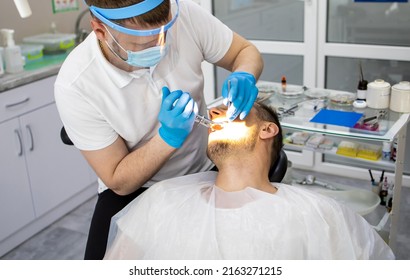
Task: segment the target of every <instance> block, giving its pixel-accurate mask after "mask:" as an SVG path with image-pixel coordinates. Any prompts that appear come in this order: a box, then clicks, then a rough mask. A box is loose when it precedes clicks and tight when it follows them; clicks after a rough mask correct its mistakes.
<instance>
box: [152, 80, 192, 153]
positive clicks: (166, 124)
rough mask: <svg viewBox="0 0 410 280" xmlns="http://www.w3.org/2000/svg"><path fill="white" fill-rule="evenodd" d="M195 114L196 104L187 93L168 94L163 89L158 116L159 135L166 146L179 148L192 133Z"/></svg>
mask: <svg viewBox="0 0 410 280" xmlns="http://www.w3.org/2000/svg"><path fill="white" fill-rule="evenodd" d="M197 112H198V108H197V105H196V102H195V101H194V100H193V99H192V97H191V96H190V94H189V93H187V92H183V91H182V90H176V91H173V92H170V90H169V88H168V87H163V88H162V104H161V109H160V111H159V115H158V120H159V122H160V123H161V127H160V128H159V130H158V132H159V135H160V136H161V138H162V139H163V140H164V141H165V142H166V143H167V144H168V145H170V146H172V147H174V148H177V149H178V148H180V147H181V146H182V144H183V143H184V141H185V139H186V138H187V137H188V135H189V133H191V131H192V127H193V126H194V122H195V116H196V114H197Z"/></svg>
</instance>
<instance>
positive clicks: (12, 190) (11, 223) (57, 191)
mask: <svg viewBox="0 0 410 280" xmlns="http://www.w3.org/2000/svg"><path fill="white" fill-rule="evenodd" d="M54 81H55V77H50V78H47V79H43V80H40V81H37V82H34V83H31V84H29V85H26V86H22V87H19V88H15V89H13V90H10V91H7V92H3V93H0V155H1V156H0V174H1V177H0V190H1V196H0V224H1V227H0V255H2V254H3V253H5V252H7V250H9V249H11V248H12V247H14V246H16V245H18V243H19V242H22V241H24V239H26V238H28V237H30V236H31V235H33V234H34V233H36V232H37V231H38V230H41V229H42V228H44V227H45V226H47V225H48V224H50V223H51V222H53V221H54V220H56V219H58V218H60V217H61V216H62V215H64V214H65V213H67V212H68V211H69V210H71V209H73V208H74V207H76V206H78V204H79V203H81V202H84V201H85V200H87V199H89V197H90V195H92V194H96V191H97V190H96V188H95V187H94V186H92V187H89V186H90V185H91V184H93V183H94V182H95V181H96V177H95V175H93V173H92V171H91V168H90V167H89V166H88V164H87V162H86V161H85V160H84V158H83V157H82V155H81V154H80V152H79V151H78V150H77V149H75V148H74V147H72V146H66V145H64V144H63V143H62V141H61V139H60V130H61V127H62V123H61V120H60V117H59V115H58V112H57V108H56V105H55V103H54V93H53V92H54ZM84 190H86V193H84ZM76 196H81V197H80V198H79V199H78V198H77V199H75V202H72V203H70V200H72V199H73V198H74V197H76ZM39 221H41V223H39ZM30 227H31V228H32V230H30ZM27 228H28V229H27ZM22 230H23V231H24V230H25V234H21V233H20V236H21V238H17V239H18V240H17V239H16V237H15V236H19V234H17V235H16V233H19V232H20V231H22Z"/></svg>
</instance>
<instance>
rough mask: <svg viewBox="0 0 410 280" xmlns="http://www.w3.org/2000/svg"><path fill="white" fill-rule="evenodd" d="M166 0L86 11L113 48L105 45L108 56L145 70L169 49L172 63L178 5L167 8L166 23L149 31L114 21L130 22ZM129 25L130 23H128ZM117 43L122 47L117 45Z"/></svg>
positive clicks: (175, 54) (95, 8)
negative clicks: (99, 26) (98, 25)
mask: <svg viewBox="0 0 410 280" xmlns="http://www.w3.org/2000/svg"><path fill="white" fill-rule="evenodd" d="M163 1H166V0H145V1H143V2H140V3H138V4H134V5H131V6H127V7H123V8H116V9H104V8H98V7H95V6H90V7H89V8H90V11H91V12H92V13H93V14H94V15H95V17H97V18H98V19H99V20H101V21H102V22H103V23H104V26H105V28H106V30H107V31H108V34H109V35H110V37H111V39H112V42H113V44H109V43H108V42H106V43H107V45H108V47H109V48H110V50H111V52H112V53H113V54H114V55H116V56H117V57H118V58H120V59H121V60H123V61H125V62H126V63H128V64H129V65H131V66H133V67H137V68H148V67H153V66H156V65H157V64H159V62H160V61H161V60H162V59H163V58H164V57H165V56H167V55H168V54H169V53H170V51H171V49H172V53H173V54H172V55H169V56H170V57H172V58H173V59H172V60H175V56H177V51H176V46H173V47H172V45H173V37H176V28H175V27H174V28H172V29H171V27H173V26H174V25H175V23H176V20H177V18H178V15H179V2H178V0H175V3H176V5H171V15H170V20H169V21H168V22H167V23H166V24H164V25H162V26H158V27H154V28H152V29H145V28H144V29H134V28H130V27H132V25H133V24H131V23H130V24H129V25H131V26H129V25H128V24H123V25H120V24H118V23H117V22H115V20H119V19H127V18H133V17H136V16H139V15H142V14H145V13H147V12H149V11H151V10H152V9H154V8H156V7H157V6H158V5H160V4H161V3H162V2H163ZM130 22H131V21H130ZM120 40H121V42H122V43H120V42H119V41H120Z"/></svg>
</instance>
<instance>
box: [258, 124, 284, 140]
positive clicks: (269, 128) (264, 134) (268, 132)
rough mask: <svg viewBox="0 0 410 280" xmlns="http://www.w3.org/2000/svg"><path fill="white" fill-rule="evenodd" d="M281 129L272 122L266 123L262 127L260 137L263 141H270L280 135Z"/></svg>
mask: <svg viewBox="0 0 410 280" xmlns="http://www.w3.org/2000/svg"><path fill="white" fill-rule="evenodd" d="M278 132H279V128H278V126H277V125H276V124H274V123H272V122H265V123H263V124H262V126H261V130H260V131H259V137H260V138H261V139H269V138H273V137H275V136H276V134H278Z"/></svg>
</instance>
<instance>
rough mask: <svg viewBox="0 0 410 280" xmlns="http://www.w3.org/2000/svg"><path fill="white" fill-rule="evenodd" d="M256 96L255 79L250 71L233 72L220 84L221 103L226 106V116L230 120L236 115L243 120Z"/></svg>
mask: <svg viewBox="0 0 410 280" xmlns="http://www.w3.org/2000/svg"><path fill="white" fill-rule="evenodd" d="M257 96H258V88H257V87H256V79H255V77H254V76H253V75H252V74H251V73H247V72H239V71H238V72H233V73H232V74H230V75H229V76H228V78H226V80H225V82H224V84H223V86H222V97H223V103H224V104H225V105H227V106H228V111H227V112H226V116H227V118H228V119H229V120H230V121H233V120H235V119H236V118H237V117H238V116H239V119H241V120H243V119H244V118H246V116H247V115H248V114H249V112H250V111H251V109H252V106H253V103H254V102H255V100H256V97H257Z"/></svg>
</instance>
